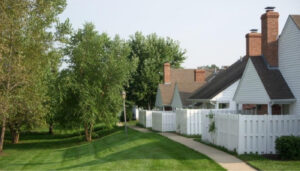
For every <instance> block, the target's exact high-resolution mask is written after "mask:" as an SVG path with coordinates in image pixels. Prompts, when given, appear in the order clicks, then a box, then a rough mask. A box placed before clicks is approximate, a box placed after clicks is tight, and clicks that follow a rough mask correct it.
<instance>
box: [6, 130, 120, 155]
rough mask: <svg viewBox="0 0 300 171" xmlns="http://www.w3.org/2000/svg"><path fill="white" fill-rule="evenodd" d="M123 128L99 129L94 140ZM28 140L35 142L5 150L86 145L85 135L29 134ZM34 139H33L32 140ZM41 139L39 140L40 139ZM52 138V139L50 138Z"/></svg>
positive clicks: (7, 145) (12, 146) (9, 145)
mask: <svg viewBox="0 0 300 171" xmlns="http://www.w3.org/2000/svg"><path fill="white" fill-rule="evenodd" d="M120 129H121V128H118V127H115V128H113V129H105V130H104V129H102V130H101V129H98V131H95V132H94V137H93V138H94V140H96V139H99V138H101V137H103V136H106V135H108V134H111V133H114V132H117V131H119V130H120ZM24 137H26V138H27V139H28V140H33V141H20V143H18V144H11V143H7V144H5V146H6V147H5V148H7V149H14V150H22V151H24V150H32V149H59V148H64V147H70V146H74V145H80V144H83V143H86V141H85V137H84V135H82V136H76V134H72V135H53V136H52V135H48V134H45V133H28V135H27V136H26V135H25V136H24ZM30 137H32V139H30ZM38 137H39V138H38ZM49 137H50V138H49Z"/></svg>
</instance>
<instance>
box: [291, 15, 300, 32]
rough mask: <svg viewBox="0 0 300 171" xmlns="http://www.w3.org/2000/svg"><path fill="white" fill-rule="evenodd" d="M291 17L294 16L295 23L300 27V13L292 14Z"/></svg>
mask: <svg viewBox="0 0 300 171" xmlns="http://www.w3.org/2000/svg"><path fill="white" fill-rule="evenodd" d="M291 17H292V19H293V21H294V22H295V24H296V25H297V26H298V28H299V29H300V15H291Z"/></svg>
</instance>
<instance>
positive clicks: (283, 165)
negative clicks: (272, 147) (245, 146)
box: [238, 154, 300, 170]
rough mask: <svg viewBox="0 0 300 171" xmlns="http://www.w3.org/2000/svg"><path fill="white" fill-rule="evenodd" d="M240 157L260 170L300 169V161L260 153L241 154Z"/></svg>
mask: <svg viewBox="0 0 300 171" xmlns="http://www.w3.org/2000/svg"><path fill="white" fill-rule="evenodd" d="M238 157H239V158H240V159H242V160H244V161H246V162H248V163H249V164H251V165H252V166H254V167H255V168H257V169H259V170H300V161H299V160H298V161H279V160H270V159H267V158H265V157H263V156H259V155H254V154H253V155H250V154H249V155H239V156H238Z"/></svg>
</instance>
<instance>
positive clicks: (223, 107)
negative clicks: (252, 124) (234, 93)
mask: <svg viewBox="0 0 300 171" xmlns="http://www.w3.org/2000/svg"><path fill="white" fill-rule="evenodd" d="M228 108H229V103H219V109H228Z"/></svg>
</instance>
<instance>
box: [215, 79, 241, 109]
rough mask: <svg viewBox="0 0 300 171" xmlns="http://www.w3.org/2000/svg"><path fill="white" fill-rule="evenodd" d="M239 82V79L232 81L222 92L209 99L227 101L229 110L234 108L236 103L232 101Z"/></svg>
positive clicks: (220, 101) (218, 101)
mask: <svg viewBox="0 0 300 171" xmlns="http://www.w3.org/2000/svg"><path fill="white" fill-rule="evenodd" d="M239 82H240V80H238V81H236V82H234V83H233V84H231V85H230V86H229V87H227V88H226V89H224V90H223V91H222V92H220V93H219V94H217V95H216V96H215V97H213V98H212V99H211V100H212V101H216V102H217V103H222V102H227V103H229V110H234V109H236V103H235V101H233V96H234V94H235V91H236V89H237V86H238V84H239Z"/></svg>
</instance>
